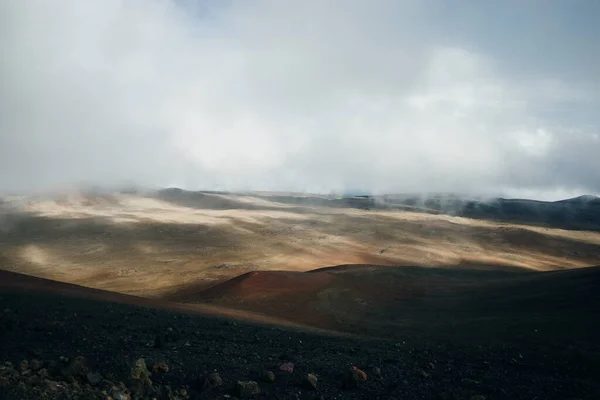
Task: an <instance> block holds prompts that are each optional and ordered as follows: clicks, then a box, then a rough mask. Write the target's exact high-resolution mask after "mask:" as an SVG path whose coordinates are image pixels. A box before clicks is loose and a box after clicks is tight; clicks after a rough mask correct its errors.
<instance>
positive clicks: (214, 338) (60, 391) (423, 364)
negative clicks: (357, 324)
mask: <svg viewBox="0 0 600 400" xmlns="http://www.w3.org/2000/svg"><path fill="white" fill-rule="evenodd" d="M398 337H400V338H402V335H399V336H398ZM491 343H494V344H491ZM599 355H600V349H599V345H598V343H597V342H594V341H590V340H578V332H572V333H571V334H570V336H569V337H568V338H565V341H561V342H555V341H554V339H553V341H552V342H547V341H544V339H543V336H542V335H540V336H539V339H538V340H536V341H527V342H522V343H518V342H515V341H513V340H510V338H507V340H506V341H505V342H501V341H500V342H499V341H494V342H489V341H488V342H487V343H485V342H484V341H481V342H476V341H470V342H464V341H460V340H452V339H449V338H448V337H445V336H443V335H438V333H437V332H423V334H422V335H419V336H411V337H408V336H407V337H404V338H402V339H399V340H395V341H384V340H368V339H361V338H354V337H340V336H333V335H318V334H315V333H307V332H300V331H294V330H284V329H280V328H274V327H269V326H260V325H251V324H247V323H242V322H235V321H231V320H225V319H218V318H213V317H210V318H209V317H203V316H198V315H191V314H183V313H179V312H174V311H166V310H154V309H148V308H141V307H137V306H130V305H123V304H115V303H108V302H102V301H96V300H94V301H92V300H83V299H79V298H72V297H61V296H60V295H56V294H52V295H44V294H32V293H30V292H27V293H25V292H11V291H10V290H6V289H3V291H2V292H0V360H1V364H0V365H1V366H0V398H2V399H114V400H124V399H135V398H140V399H146V398H148V399H151V398H157V399H221V398H232V399H233V398H244V397H245V398H255V399H258V398H260V399H314V398H316V399H319V398H324V399H471V400H482V399H488V400H492V399H561V400H563V399H598V398H600V384H599V383H598V382H600V361H599V360H600V357H599Z"/></svg>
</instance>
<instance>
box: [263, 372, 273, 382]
mask: <svg viewBox="0 0 600 400" xmlns="http://www.w3.org/2000/svg"><path fill="white" fill-rule="evenodd" d="M263 377H264V378H265V381H266V382H269V383H274V382H275V374H274V373H273V372H272V371H265V372H264V373H263Z"/></svg>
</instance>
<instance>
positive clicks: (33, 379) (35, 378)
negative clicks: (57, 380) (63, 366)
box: [27, 375, 43, 386]
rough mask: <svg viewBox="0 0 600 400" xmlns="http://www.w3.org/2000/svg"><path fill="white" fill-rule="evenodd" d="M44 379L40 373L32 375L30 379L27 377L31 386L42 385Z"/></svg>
mask: <svg viewBox="0 0 600 400" xmlns="http://www.w3.org/2000/svg"><path fill="white" fill-rule="evenodd" d="M42 382H43V380H42V378H40V376H39V375H31V376H30V377H29V378H28V379H27V384H29V385H31V386H40V385H41V384H42Z"/></svg>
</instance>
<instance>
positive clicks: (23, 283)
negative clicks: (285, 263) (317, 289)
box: [0, 271, 326, 333]
mask: <svg viewBox="0 0 600 400" xmlns="http://www.w3.org/2000/svg"><path fill="white" fill-rule="evenodd" d="M0 292H3V293H18V294H23V295H28V294H35V295H39V294H49V295H60V296H68V297H71V298H74V299H86V300H97V301H102V302H109V303H120V304H127V305H134V306H139V307H147V308H154V309H163V310H171V311H182V312H188V313H193V314H199V315H204V316H211V317H221V318H228V319H236V320H241V321H247V322H253V323H258V324H268V325H276V326H286V327H290V328H301V329H303V330H312V331H319V332H323V333H325V332H326V331H324V330H319V329H314V328H313V327H310V326H304V325H301V324H295V323H293V322H291V321H289V320H284V319H278V318H273V317H271V316H267V315H260V314H256V313H253V312H248V311H239V310H234V309H228V308H224V307H219V306H213V305H209V304H184V303H175V302H168V301H161V300H155V299H147V298H143V297H137V296H131V295H126V294H121V293H114V292H108V291H105V290H99V289H92V288H87V287H83V286H78V285H73V284H70V283H63V282H57V281H53V280H49V279H43V278H36V277H33V276H28V275H23V274H18V273H15V272H9V271H0Z"/></svg>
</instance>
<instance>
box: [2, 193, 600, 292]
mask: <svg viewBox="0 0 600 400" xmlns="http://www.w3.org/2000/svg"><path fill="white" fill-rule="evenodd" d="M361 201H364V198H360V199H359V198H356V199H355V198H336V197H332V196H300V195H291V194H290V195H284V194H265V193H255V194H223V193H212V192H211V193H209V192H186V191H182V190H176V189H169V190H164V191H158V192H155V191H148V192H132V191H127V192H126V193H122V192H101V191H95V192H81V191H80V192H69V193H60V194H56V195H51V196H50V195H46V196H41V195H40V196H35V197H11V198H8V197H7V198H5V199H4V202H3V203H2V205H1V206H0V208H1V210H0V226H1V227H2V229H0V269H5V270H10V271H14V272H19V273H25V274H29V275H32V276H38V277H42V278H48V279H53V280H58V281H63V282H69V283H74V284H78V285H82V286H87V287H93V288H97V289H104V290H110V291H115V292H119V293H126V294H133V295H137V296H143V297H164V296H169V295H170V293H175V292H178V291H181V290H183V289H185V288H188V287H189V285H190V284H191V283H194V285H195V289H194V290H195V291H198V290H203V289H206V288H209V287H211V286H214V285H217V284H219V283H222V282H224V281H225V280H228V279H230V278H233V277H235V276H238V275H241V274H244V273H246V272H251V271H273V270H279V271H298V272H304V271H309V270H312V269H316V268H322V267H327V266H330V265H342V264H372V265H382V266H424V267H440V268H446V267H451V268H474V266H482V265H485V266H487V268H494V269H499V270H505V269H523V268H524V269H528V270H539V271H550V270H558V269H564V268H567V269H570V268H580V267H585V266H589V265H595V264H597V263H598V260H599V259H600V232H594V231H578V230H565V229H558V228H553V227H542V226H536V225H531V224H527V223H525V222H510V223H508V222H501V221H497V220H485V219H476V218H465V217H459V216H451V215H445V214H440V213H434V212H429V211H428V212H423V211H422V210H421V211H418V210H416V209H412V211H406V210H405V211H402V210H398V209H384V208H381V209H369V210H367V209H362V208H359V205H357V204H358V203H360V202H361ZM586 204H587V203H586Z"/></svg>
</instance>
